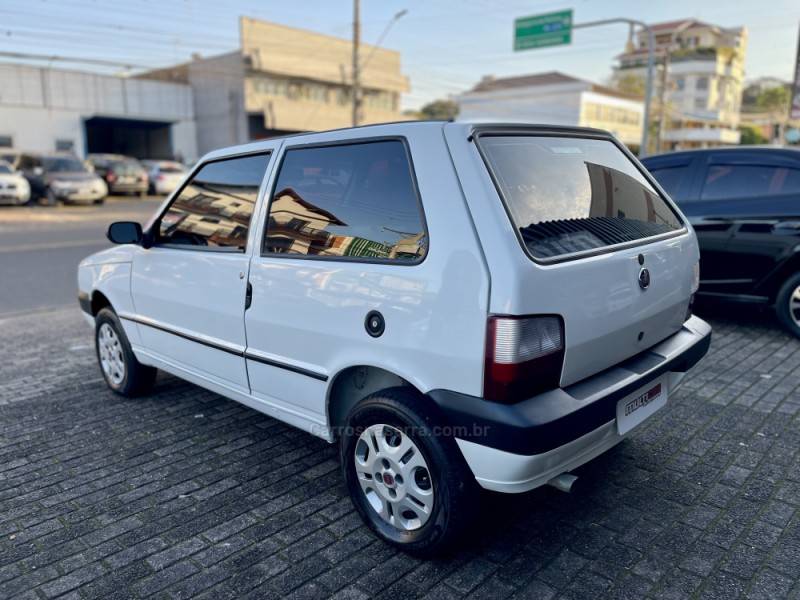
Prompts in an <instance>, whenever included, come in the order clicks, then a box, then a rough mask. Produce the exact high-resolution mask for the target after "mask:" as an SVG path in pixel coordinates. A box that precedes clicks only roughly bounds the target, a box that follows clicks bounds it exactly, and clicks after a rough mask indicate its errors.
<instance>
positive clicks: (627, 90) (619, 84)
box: [614, 73, 645, 97]
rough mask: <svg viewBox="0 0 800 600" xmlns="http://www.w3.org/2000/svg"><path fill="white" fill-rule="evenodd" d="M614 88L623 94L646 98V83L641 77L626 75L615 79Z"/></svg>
mask: <svg viewBox="0 0 800 600" xmlns="http://www.w3.org/2000/svg"><path fill="white" fill-rule="evenodd" d="M614 87H616V88H617V90H619V91H620V92H622V93H623V94H630V95H632V96H640V97H644V92H645V81H644V77H642V76H641V75H634V74H632V73H626V74H623V75H620V76H618V77H616V78H615V79H614Z"/></svg>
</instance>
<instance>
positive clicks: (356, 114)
mask: <svg viewBox="0 0 800 600" xmlns="http://www.w3.org/2000/svg"><path fill="white" fill-rule="evenodd" d="M359 5H360V0H353V85H352V89H351V94H352V96H353V127H357V126H358V125H359V123H361V65H360V64H359V60H358V47H359V46H360V45H361V14H360V13H361V10H360V6H359Z"/></svg>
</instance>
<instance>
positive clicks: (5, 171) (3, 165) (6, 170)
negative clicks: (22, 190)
mask: <svg viewBox="0 0 800 600" xmlns="http://www.w3.org/2000/svg"><path fill="white" fill-rule="evenodd" d="M13 172H14V170H13V169H12V168H11V165H9V164H8V163H7V162H4V161H0V175H10V174H11V173H13Z"/></svg>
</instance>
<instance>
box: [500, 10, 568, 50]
mask: <svg viewBox="0 0 800 600" xmlns="http://www.w3.org/2000/svg"><path fill="white" fill-rule="evenodd" d="M571 42H572V9H570V10H560V11H558V12H552V13H545V14H543V15H533V16H531V17H520V18H519V19H515V20H514V50H529V49H531V48H546V47H547V46H561V45H562V44H569V43H571Z"/></svg>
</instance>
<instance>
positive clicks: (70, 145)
mask: <svg viewBox="0 0 800 600" xmlns="http://www.w3.org/2000/svg"><path fill="white" fill-rule="evenodd" d="M74 149H75V141H74V140H56V152H72V151H73V150H74Z"/></svg>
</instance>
